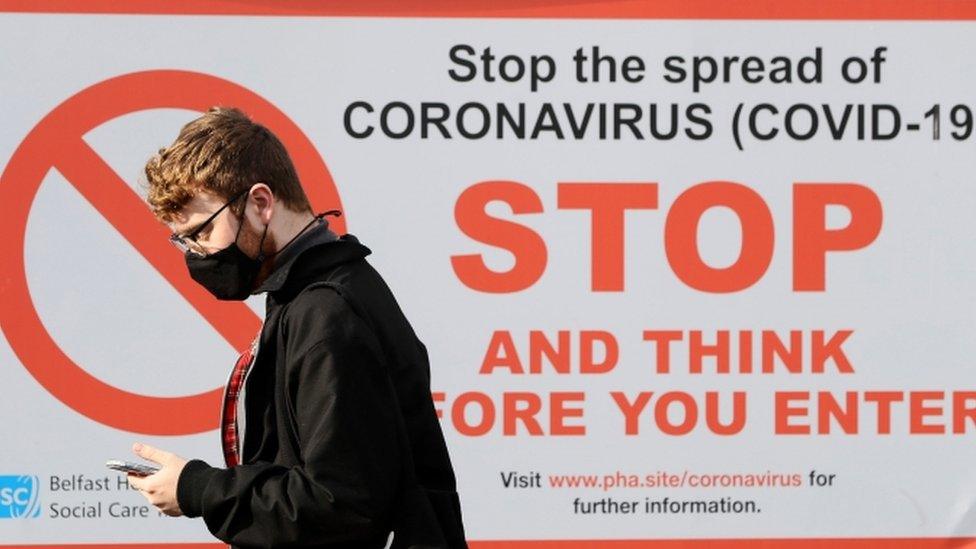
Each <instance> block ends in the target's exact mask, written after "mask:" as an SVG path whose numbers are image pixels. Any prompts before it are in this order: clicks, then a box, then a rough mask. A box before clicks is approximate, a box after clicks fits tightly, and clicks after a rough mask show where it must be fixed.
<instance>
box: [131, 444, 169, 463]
mask: <svg viewBox="0 0 976 549" xmlns="http://www.w3.org/2000/svg"><path fill="white" fill-rule="evenodd" d="M132 451H134V452H135V453H136V455H138V456H139V457H142V458H145V459H148V460H149V461H154V462H156V463H162V460H163V458H164V457H165V456H164V454H165V452H163V451H162V450H160V449H159V448H155V447H153V446H150V445H148V444H142V443H139V442H136V443H135V444H133V445H132Z"/></svg>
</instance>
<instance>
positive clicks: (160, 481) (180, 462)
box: [127, 442, 187, 517]
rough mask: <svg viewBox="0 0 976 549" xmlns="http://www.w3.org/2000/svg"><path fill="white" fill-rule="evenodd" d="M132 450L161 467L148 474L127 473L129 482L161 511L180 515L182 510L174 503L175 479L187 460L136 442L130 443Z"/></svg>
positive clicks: (175, 515) (178, 476) (170, 514)
mask: <svg viewBox="0 0 976 549" xmlns="http://www.w3.org/2000/svg"><path fill="white" fill-rule="evenodd" d="M132 451H133V452H135V453H136V455H138V456H139V457H142V458H145V459H147V460H149V461H152V462H155V463H158V464H159V465H160V466H161V468H160V469H159V471H156V472H155V473H153V474H151V475H148V476H141V475H137V474H135V473H128V475H127V476H128V478H129V484H131V485H132V486H133V487H134V488H136V489H138V490H139V492H141V493H142V495H144V496H146V499H148V500H149V503H152V504H153V505H155V506H156V507H157V508H159V510H160V511H162V512H163V513H166V514H167V515H169V516H171V517H178V516H181V515H182V514H183V511H182V510H180V506H179V504H177V503H176V481H177V480H179V478H180V472H181V471H183V466H184V465H186V462H187V460H185V459H183V458H181V457H180V456H178V455H176V454H173V453H171V452H165V451H163V450H160V449H158V448H153V447H152V446H149V445H148V444H140V443H138V442H137V443H135V444H133V445H132Z"/></svg>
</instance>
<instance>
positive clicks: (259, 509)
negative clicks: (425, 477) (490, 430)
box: [177, 289, 403, 547]
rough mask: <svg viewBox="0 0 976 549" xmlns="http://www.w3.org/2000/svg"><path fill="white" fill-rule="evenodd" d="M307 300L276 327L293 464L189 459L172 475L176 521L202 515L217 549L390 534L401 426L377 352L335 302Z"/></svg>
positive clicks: (325, 294)
mask: <svg viewBox="0 0 976 549" xmlns="http://www.w3.org/2000/svg"><path fill="white" fill-rule="evenodd" d="M315 293H316V294H318V295H317V296H316V298H315V300H314V301H315V302H316V303H315V305H307V304H306V303H307V302H308V300H306V303H303V304H302V305H301V306H300V307H297V308H296V310H297V312H295V313H294V314H293V315H292V318H291V319H290V320H289V321H288V322H287V323H286V322H285V321H283V325H282V329H286V330H290V332H291V333H290V334H288V335H287V336H286V343H285V349H286V352H285V355H286V360H285V364H284V367H285V369H286V382H285V385H286V387H285V393H286V394H287V395H288V396H287V400H288V401H290V405H289V406H288V407H289V411H290V412H293V413H294V414H295V416H294V418H292V419H290V420H288V421H289V422H291V423H293V424H294V425H296V426H297V435H298V439H299V446H300V454H301V464H300V465H297V466H294V467H286V466H283V465H281V464H274V463H269V462H254V463H246V464H241V465H238V466H235V467H231V468H226V469H225V468H216V467H211V466H209V465H208V464H207V463H206V462H204V461H202V460H191V461H189V462H188V463H187V464H186V466H185V468H184V469H183V471H182V473H181V474H180V478H179V480H178V483H177V502H178V503H179V505H180V508H181V509H182V511H183V513H184V515H186V516H187V517H196V516H202V517H203V519H204V522H205V523H206V525H207V528H208V529H209V530H210V532H211V533H213V535H214V536H216V537H217V538H218V539H220V540H222V541H224V542H227V543H230V544H233V545H236V546H241V547H276V546H284V545H288V546H307V545H321V544H324V543H329V542H341V541H346V542H349V541H366V540H377V539H379V540H380V543H381V545H382V543H383V542H385V540H386V535H387V534H388V532H389V530H390V520H391V518H390V513H392V503H393V500H394V497H395V495H396V490H397V487H398V486H397V485H398V483H399V482H400V480H401V478H400V476H401V474H400V473H401V464H402V459H401V458H402V452H403V450H402V448H401V446H400V443H399V442H398V441H400V440H402V433H399V432H398V431H399V430H402V422H400V421H398V418H397V416H396V415H395V414H398V413H399V411H398V410H397V406H396V396H395V394H393V390H392V386H391V383H390V381H389V379H388V376H387V373H386V371H385V370H384V367H385V366H384V364H383V359H382V351H381V350H380V349H379V347H378V343H377V341H376V339H375V337H374V336H373V335H372V332H371V331H370V329H369V328H368V327H367V326H366V325H365V324H364V323H363V321H362V320H361V319H360V318H359V317H358V316H357V315H356V314H355V313H353V312H352V310H351V309H350V308H349V306H348V305H347V304H346V303H345V301H344V300H343V299H342V298H341V297H338V296H337V295H336V294H334V293H332V292H331V291H330V290H326V289H323V290H320V291H317V292H315ZM329 294H331V295H329ZM295 305H298V304H295ZM302 310H304V311H307V312H304V313H303V312H301V311H302Z"/></svg>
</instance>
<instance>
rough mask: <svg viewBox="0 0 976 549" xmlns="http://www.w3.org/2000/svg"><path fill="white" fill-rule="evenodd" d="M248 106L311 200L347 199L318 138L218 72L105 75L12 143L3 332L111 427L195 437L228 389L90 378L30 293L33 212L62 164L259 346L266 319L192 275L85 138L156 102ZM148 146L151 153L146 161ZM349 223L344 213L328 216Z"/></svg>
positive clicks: (215, 319) (200, 305) (3, 244)
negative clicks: (284, 152) (193, 389)
mask: <svg viewBox="0 0 976 549" xmlns="http://www.w3.org/2000/svg"><path fill="white" fill-rule="evenodd" d="M214 105H223V106H234V107H237V108H240V109H241V110H243V111H244V112H245V113H247V114H248V115H249V116H250V117H251V118H252V119H253V120H254V121H255V122H258V123H260V124H262V125H264V126H266V127H268V128H269V129H270V130H271V131H272V132H273V133H274V134H275V135H277V136H278V138H279V139H280V140H281V141H282V143H284V145H285V147H286V148H287V149H288V152H289V155H290V156H291V158H292V161H293V162H294V163H295V167H296V169H297V170H298V175H299V179H300V180H301V181H303V182H314V184H313V185H308V183H305V192H306V193H307V194H308V197H309V200H310V201H311V202H312V205H313V207H315V208H316V210H318V209H319V208H320V207H322V209H326V208H325V207H323V206H327V207H328V208H339V209H341V202H340V200H339V193H338V191H337V189H336V186H335V183H334V181H333V180H332V176H331V174H330V173H329V170H328V168H327V167H326V165H325V162H324V161H323V160H322V158H321V156H320V155H319V153H318V151H317V150H316V149H315V146H314V145H313V144H312V142H311V141H310V140H309V139H308V137H307V136H306V135H305V134H304V133H303V132H302V131H301V129H299V127H298V126H297V125H296V124H295V123H294V122H293V121H292V120H291V119H289V118H288V117H287V116H286V115H285V114H284V113H283V112H281V111H280V110H279V109H278V108H277V107H275V106H274V105H272V104H271V103H270V102H268V101H267V100H265V99H264V98H262V97H261V96H259V95H257V94H256V93H254V92H252V91H251V90H248V89H247V88H245V87H243V86H240V85H238V84H235V83H233V82H230V81H228V80H224V79H222V78H218V77H215V76H212V75H209V74H203V73H198V72H189V71H180V70H153V71H144V72H136V73H130V74H125V75H121V76H117V77H114V78H110V79H108V80H104V81H102V82H98V83H97V84H94V85H92V86H90V87H88V88H85V89H84V90H82V91H80V92H78V93H77V94H75V95H73V96H71V97H70V98H68V99H67V100H65V101H64V102H63V103H61V104H60V105H58V106H57V107H55V108H54V110H52V111H51V112H50V114H48V115H47V116H45V117H44V118H43V119H42V120H41V121H40V122H39V123H38V124H37V125H36V126H35V127H34V128H33V129H32V130H31V131H30V133H29V134H28V135H27V137H25V138H24V140H23V142H22V143H21V144H20V145H19V146H18V147H17V149H16V150H15V151H14V153H13V156H12V157H11V159H10V162H9V163H8V165H7V167H6V169H5V170H4V172H3V174H2V175H0V193H2V196H3V201H4V213H3V215H2V216H0V235H2V236H0V257H2V258H3V260H2V261H0V303H2V304H3V306H2V307H0V329H2V330H3V332H4V334H5V335H6V337H7V340H8V341H9V343H10V346H11V348H13V351H14V353H16V355H17V357H18V358H19V359H20V361H21V362H22V363H23V364H24V367H25V368H27V370H28V371H29V372H30V373H31V375H33V376H34V378H35V379H36V380H37V381H38V382H39V383H40V384H41V385H42V386H43V387H44V388H45V389H47V391H48V392H50V393H51V394H52V395H54V396H55V397H56V398H57V399H58V400H60V401H61V402H63V403H64V404H66V405H67V406H69V407H71V408H72V409H74V410H76V411H77V412H79V413H81V414H83V415H85V416H87V417H89V418H91V419H93V420H95V421H97V422H99V423H102V424H104V425H108V426H110V427H115V428H118V429H122V430H125V431H131V432H137V433H144V434H149V435H185V434H195V433H200V432H204V431H209V430H212V429H216V428H217V427H218V425H217V424H218V421H219V414H220V411H219V409H220V397H221V393H222V392H223V391H222V388H217V389H214V390H211V391H207V392H203V393H199V394H195V395H187V396H178V397H155V396H148V395H142V394H137V393H133V392H129V391H125V390H123V389H120V388H118V387H115V386H112V385H109V384H107V383H105V382H104V381H101V380H100V379H98V378H96V377H95V376H93V375H91V374H90V373H88V372H87V371H85V370H84V369H83V368H81V367H80V366H79V365H78V364H77V363H75V362H74V360H72V359H71V358H70V357H69V356H68V355H67V354H65V353H64V351H62V350H61V348H60V347H59V346H58V344H57V342H55V341H54V339H53V338H52V337H51V335H50V334H49V333H48V331H47V329H45V327H44V324H43V323H42V322H41V319H40V318H39V316H38V314H37V310H36V308H35V306H34V302H33V300H32V299H31V294H30V289H29V288H28V284H27V275H26V272H25V267H24V243H25V236H26V228H27V218H28V215H29V213H30V210H31V207H32V204H33V202H34V198H35V197H36V195H37V191H38V189H39V188H40V185H41V182H42V181H43V179H44V177H45V175H46V174H47V173H48V170H50V169H52V168H55V169H57V170H58V171H59V172H60V173H61V174H62V175H63V176H64V177H65V179H67V180H68V181H69V182H70V183H71V184H72V185H73V186H74V187H75V188H76V189H77V190H78V191H79V192H80V193H81V194H82V196H84V197H85V198H86V199H87V200H88V201H89V202H90V203H91V205H92V206H94V207H95V209H96V210H98V212H99V213H100V214H101V215H103V216H104V217H105V218H106V219H107V220H108V222H109V223H110V224H111V225H112V226H114V227H115V228H116V230H118V231H119V233H121V234H122V236H123V237H125V238H126V240H128V241H129V243H130V244H132V246H133V247H134V248H135V249H136V250H137V251H138V252H139V253H141V254H142V255H143V257H144V258H145V259H146V260H147V261H149V263H150V264H151V265H152V266H153V267H154V268H155V269H156V270H157V271H158V272H159V273H160V274H161V275H162V276H163V277H164V278H165V279H166V280H167V281H168V282H169V283H170V284H172V285H173V286H174V288H175V289H176V290H177V291H178V292H179V293H180V294H181V295H182V296H183V297H184V298H186V300H187V301H188V302H189V303H190V304H191V306H193V307H194V308H195V309H196V310H197V311H198V312H199V313H200V314H201V315H202V316H203V317H204V319H205V320H206V321H207V322H208V323H209V324H210V325H211V326H212V327H213V328H214V329H215V330H216V331H217V332H218V333H219V334H220V335H221V336H223V337H224V339H226V340H227V342H228V343H230V344H231V346H233V347H234V348H235V349H237V350H238V351H243V350H244V349H245V348H247V346H248V345H250V343H251V340H252V339H253V338H254V335H255V333H257V331H258V330H259V329H260V327H261V320H260V319H259V318H258V316H257V315H256V314H254V312H253V311H252V310H251V309H250V308H249V307H248V306H247V305H246V304H245V303H244V302H240V301H218V300H216V299H214V298H213V296H211V295H210V294H209V293H208V292H207V291H206V290H205V289H204V288H203V287H201V286H199V285H198V284H197V283H196V282H194V281H193V280H192V279H191V278H190V277H189V275H188V273H187V270H186V265H185V263H184V261H183V256H182V254H180V253H179V251H178V250H176V248H174V247H173V246H172V245H170V244H169V242H167V237H168V236H169V232H168V231H167V228H166V226H165V225H163V224H162V223H160V222H159V221H158V220H156V218H155V217H154V216H153V215H152V213H151V211H150V210H149V208H148V206H147V205H146V203H145V202H144V201H143V200H142V198H141V197H139V195H138V194H137V193H136V192H135V191H133V190H132V189H131V187H129V186H128V185H127V184H126V183H125V181H124V180H122V179H121V178H120V177H119V176H118V174H116V173H115V172H114V171H113V170H112V169H111V168H110V167H109V166H108V164H107V163H106V162H105V161H104V160H103V159H102V158H101V157H100V156H99V155H98V154H97V153H96V152H95V151H94V150H93V149H92V148H91V147H89V146H88V144H87V143H86V142H85V140H84V139H83V136H84V135H85V134H86V133H87V132H88V131H90V130H92V129H94V128H96V127H98V126H99V125H101V124H104V123H106V122H109V121H111V120H113V119H115V118H117V117H120V116H123V115H126V114H129V113H134V112H139V111H144V110H149V109H166V108H172V109H187V110H193V111H198V112H205V111H206V110H207V109H209V108H210V107H211V106H214ZM148 156H149V155H148V154H147V158H148ZM330 226H333V228H334V230H335V231H336V232H337V233H339V234H343V233H344V232H345V220H344V218H336V219H335V221H332V222H330Z"/></svg>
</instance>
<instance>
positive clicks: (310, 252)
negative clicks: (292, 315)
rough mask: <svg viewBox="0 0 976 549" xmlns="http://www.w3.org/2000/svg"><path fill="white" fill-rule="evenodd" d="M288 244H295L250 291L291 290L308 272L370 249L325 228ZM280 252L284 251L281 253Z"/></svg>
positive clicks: (348, 258) (356, 256)
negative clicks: (278, 263)
mask: <svg viewBox="0 0 976 549" xmlns="http://www.w3.org/2000/svg"><path fill="white" fill-rule="evenodd" d="M304 236H307V238H304V237H303V238H299V239H297V240H295V242H293V243H292V245H291V246H289V248H291V247H292V246H297V248H296V249H294V250H292V251H291V253H290V254H288V255H287V256H286V257H283V258H282V259H283V260H284V261H283V262H282V263H281V264H280V265H277V266H276V267H275V268H274V270H273V271H272V272H271V274H270V275H268V278H266V279H265V280H264V282H262V283H261V285H260V286H258V287H257V289H255V290H253V291H252V292H251V293H252V294H259V293H263V292H278V291H281V290H288V289H291V287H292V286H294V285H295V284H298V283H300V282H302V279H304V278H306V277H307V276H308V275H309V274H310V273H319V272H322V271H324V270H327V269H329V268H330V267H332V266H335V265H338V264H340V263H345V262H347V261H353V260H356V259H360V258H363V257H366V256H367V255H369V254H371V253H372V251H371V250H370V249H369V248H367V247H366V246H364V245H362V244H360V243H359V239H358V238H356V237H355V236H354V235H352V234H350V233H346V234H344V235H342V236H337V235H336V234H335V233H333V232H332V231H331V230H330V229H328V228H327V226H326V227H324V228H321V229H320V230H316V231H315V234H314V235H313V234H311V233H310V234H308V235H304ZM282 253H284V252H282Z"/></svg>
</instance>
